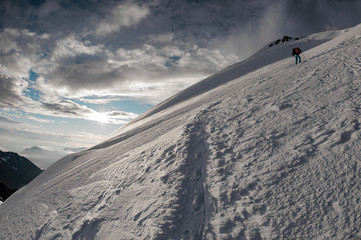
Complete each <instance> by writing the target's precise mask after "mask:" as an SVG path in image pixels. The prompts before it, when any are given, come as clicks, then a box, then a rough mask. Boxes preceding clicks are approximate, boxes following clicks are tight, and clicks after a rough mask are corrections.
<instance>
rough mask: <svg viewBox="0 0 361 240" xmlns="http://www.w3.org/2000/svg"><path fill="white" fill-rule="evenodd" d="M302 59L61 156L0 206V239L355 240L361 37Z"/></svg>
mask: <svg viewBox="0 0 361 240" xmlns="http://www.w3.org/2000/svg"><path fill="white" fill-rule="evenodd" d="M289 47H290V46H287V48H289ZM301 48H302V47H301ZM303 49H304V48H303ZM303 58H304V60H303V62H302V64H300V65H297V66H296V65H294V61H293V59H291V58H288V59H284V60H281V61H277V62H274V63H271V64H268V65H265V66H264V67H262V68H259V69H258V70H255V71H251V72H249V73H247V74H246V75H243V76H241V77H239V78H237V79H235V80H233V81H228V82H224V83H223V84H222V85H219V86H217V87H216V88H214V89H211V90H209V91H203V92H202V94H200V95H194V93H190V92H189V91H191V90H192V88H190V89H189V90H186V91H188V93H189V95H188V96H190V95H192V98H188V97H186V98H183V99H182V100H183V101H179V102H178V104H176V103H174V101H173V102H172V104H169V102H170V101H168V102H165V105H166V107H165V106H164V105H160V106H158V107H157V108H158V109H159V111H158V110H156V111H154V110H153V111H150V113H147V114H145V115H144V116H142V117H140V118H139V119H138V120H137V121H134V122H133V123H131V124H129V125H128V126H126V127H124V128H122V129H120V130H119V132H118V133H117V134H116V135H115V136H114V137H113V138H111V139H109V140H108V141H106V142H104V143H101V144H99V145H97V146H95V147H94V148H92V149H90V150H88V151H86V152H83V153H80V154H76V155H72V156H68V157H65V158H63V159H61V160H60V161H58V162H57V163H56V164H54V165H53V166H52V167H50V168H49V169H48V170H47V171H46V172H44V173H43V174H42V175H41V176H39V177H38V178H37V179H35V180H34V181H33V182H31V183H30V184H29V185H28V186H26V187H24V188H23V189H21V190H20V191H18V192H17V193H15V194H14V195H13V196H11V197H10V198H9V199H8V200H6V201H5V202H4V203H3V204H1V206H0V238H1V239H361V202H360V198H361V170H360V169H361V160H360V156H361V143H360V140H361V131H360V123H361V107H360V104H361V95H360V90H361V77H360V75H361V26H357V27H355V28H354V29H351V30H349V31H345V32H344V33H341V35H340V36H338V37H336V38H335V39H333V40H331V41H329V42H327V43H325V44H323V45H320V46H318V47H316V48H312V49H311V50H309V51H307V52H305V53H304V54H303ZM244 64H247V62H245V63H244ZM237 67H238V66H237V65H236V66H234V68H232V71H233V72H234V71H235V68H237ZM250 67H251V66H250ZM242 68H244V66H242ZM226 73H227V69H226V70H224V72H223V74H226ZM220 75H221V76H222V74H220ZM198 86H199V85H198Z"/></svg>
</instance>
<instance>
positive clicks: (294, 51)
mask: <svg viewBox="0 0 361 240" xmlns="http://www.w3.org/2000/svg"><path fill="white" fill-rule="evenodd" d="M301 52H302V51H301V49H300V48H299V47H296V48H294V49H292V55H293V56H295V59H296V64H297V63H298V62H302V61H301V56H300V54H301Z"/></svg>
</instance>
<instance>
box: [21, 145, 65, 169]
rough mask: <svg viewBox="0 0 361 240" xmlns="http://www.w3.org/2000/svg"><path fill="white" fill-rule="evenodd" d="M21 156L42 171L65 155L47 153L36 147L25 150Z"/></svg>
mask: <svg viewBox="0 0 361 240" xmlns="http://www.w3.org/2000/svg"><path fill="white" fill-rule="evenodd" d="M21 154H22V155H24V156H25V157H27V158H29V159H30V160H31V161H32V162H33V163H35V164H36V165H37V166H39V167H40V168H42V169H46V168H48V167H49V166H50V165H51V164H53V163H54V162H56V161H57V160H59V159H60V158H62V157H63V156H64V155H66V154H65V153H61V152H52V151H47V150H44V149H42V148H40V147H37V146H33V147H31V148H25V149H24V150H23V151H22V152H21Z"/></svg>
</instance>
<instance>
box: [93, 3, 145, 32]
mask: <svg viewBox="0 0 361 240" xmlns="http://www.w3.org/2000/svg"><path fill="white" fill-rule="evenodd" d="M148 14H149V10H148V9H147V8H145V7H143V6H138V5H136V4H133V3H130V2H128V3H125V4H121V5H119V6H117V7H116V8H114V9H113V10H112V12H111V14H110V16H109V17H107V18H106V19H105V20H104V21H102V22H100V23H99V24H98V25H97V26H96V30H95V34H96V35H98V36H106V35H108V34H111V33H114V32H117V31H119V30H120V28H122V27H130V26H133V25H136V24H137V23H139V21H140V20H142V19H144V18H145V17H146V16H147V15H148Z"/></svg>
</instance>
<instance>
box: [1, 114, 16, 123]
mask: <svg viewBox="0 0 361 240" xmlns="http://www.w3.org/2000/svg"><path fill="white" fill-rule="evenodd" d="M0 122H5V123H13V124H18V123H20V122H18V121H14V120H11V119H10V118H7V117H2V116H0Z"/></svg>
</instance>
